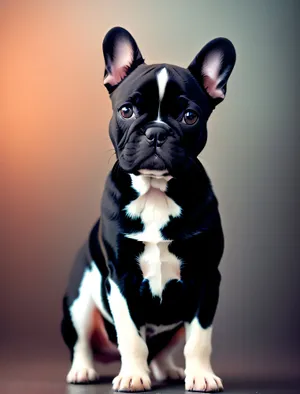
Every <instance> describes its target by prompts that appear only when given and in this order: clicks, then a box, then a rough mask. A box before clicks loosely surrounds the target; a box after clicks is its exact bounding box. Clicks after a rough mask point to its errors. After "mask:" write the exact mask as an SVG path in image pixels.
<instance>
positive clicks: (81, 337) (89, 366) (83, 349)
mask: <svg viewBox="0 0 300 394" xmlns="http://www.w3.org/2000/svg"><path fill="white" fill-rule="evenodd" d="M94 308H95V304H94V302H93V299H92V294H91V283H90V270H89V269H87V270H86V271H85V273H84V275H83V277H82V281H81V285H80V288H79V296H78V298H77V299H76V300H75V301H74V302H73V303H72V305H70V306H69V308H68V309H69V317H70V322H69V325H71V324H72V325H73V330H74V331H73V344H74V346H73V349H71V356H72V366H71V369H70V371H69V373H68V375H67V382H68V383H83V382H91V381H95V380H97V378H98V376H97V373H96V371H95V368H94V362H93V351H92V348H91V341H90V336H91V330H92V322H93V311H94ZM74 339H76V341H74ZM70 345H71V344H69V347H70Z"/></svg>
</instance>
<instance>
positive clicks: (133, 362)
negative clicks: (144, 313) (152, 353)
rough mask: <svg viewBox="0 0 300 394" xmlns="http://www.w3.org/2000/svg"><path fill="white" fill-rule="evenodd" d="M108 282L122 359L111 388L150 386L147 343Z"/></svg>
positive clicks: (116, 288) (115, 287) (110, 303)
mask: <svg viewBox="0 0 300 394" xmlns="http://www.w3.org/2000/svg"><path fill="white" fill-rule="evenodd" d="M109 282H110V285H111V291H110V294H109V296H108V300H109V305H110V308H111V311H112V314H113V317H114V322H115V328H116V332H117V338H118V348H119V351H120V354H121V359H122V365H121V370H120V373H119V375H118V376H116V378H115V379H114V380H113V389H114V390H126V389H129V388H131V389H133V388H135V389H136V390H137V389H139V388H141V389H146V388H150V379H149V368H148V364H147V357H148V348H147V345H146V343H145V341H144V339H143V338H142V337H141V336H140V335H139V333H138V330H137V328H136V326H135V324H134V322H133V321H132V319H131V316H130V312H129V310H128V306H127V303H126V300H125V298H124V297H123V295H122V294H121V292H120V290H119V288H118V286H117V285H116V284H115V282H114V281H112V280H111V279H110V280H109ZM130 381H131V386H130ZM141 381H142V382H143V383H141ZM128 385H129V386H130V387H129V386H128ZM141 385H142V386H141ZM140 386H141V387H140Z"/></svg>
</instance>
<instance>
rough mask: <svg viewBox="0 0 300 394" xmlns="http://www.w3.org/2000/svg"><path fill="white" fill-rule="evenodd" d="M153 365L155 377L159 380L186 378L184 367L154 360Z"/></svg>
mask: <svg viewBox="0 0 300 394" xmlns="http://www.w3.org/2000/svg"><path fill="white" fill-rule="evenodd" d="M151 367H152V368H151V369H152V373H153V376H154V379H155V380H156V381H158V382H161V381H164V380H184V377H185V373H184V369H183V368H180V367H177V366H176V365H168V364H167V363H166V364H163V363H156V362H155V361H153V362H152V365H151Z"/></svg>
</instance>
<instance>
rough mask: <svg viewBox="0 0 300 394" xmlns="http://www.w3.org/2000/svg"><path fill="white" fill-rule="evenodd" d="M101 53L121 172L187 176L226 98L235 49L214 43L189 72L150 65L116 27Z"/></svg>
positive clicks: (227, 43) (219, 40)
mask: <svg viewBox="0 0 300 394" xmlns="http://www.w3.org/2000/svg"><path fill="white" fill-rule="evenodd" d="M103 53H104V59H105V73H104V85H105V87H106V88H107V90H108V92H109V93H110V97H111V100H112V107H113V116H112V119H111V121H110V138H111V140H112V143H113V145H114V148H115V151H116V155H117V159H118V160H119V164H120V166H121V168H122V169H123V170H124V171H126V172H130V173H134V174H138V173H143V172H145V173H151V172H154V173H160V174H167V173H168V174H170V175H172V176H178V175H179V174H182V173H184V172H185V171H187V170H188V169H189V168H191V166H192V165H193V164H194V163H195V162H196V158H197V155H198V154H199V153H200V152H201V150H202V149H203V148H204V146H205V144H206V139H207V128H206V123H207V120H208V118H209V116H210V114H211V112H212V111H213V109H214V108H215V106H216V105H217V104H219V103H220V102H221V101H222V100H223V99H224V97H225V94H226V86H227V81H228V78H229V76H230V74H231V72H232V69H233V67H234V64H235V58H236V56H235V49H234V47H233V45H232V43H231V42H230V41H229V40H227V39H226V38H217V39H215V40H212V41H210V42H209V43H208V44H207V45H206V46H205V47H204V48H203V49H202V50H201V51H200V52H199V53H198V54H197V56H196V57H195V58H194V60H193V61H192V62H191V64H190V65H189V66H188V68H182V67H178V66H173V65H169V64H154V65H146V64H145V62H144V59H143V57H142V55H141V52H140V50H139V48H138V46H137V44H136V42H135V40H134V39H133V37H132V36H131V34H130V33H129V32H128V31H127V30H125V29H123V28H121V27H115V28H113V29H111V30H110V31H109V32H108V33H107V34H106V36H105V38H104V41H103Z"/></svg>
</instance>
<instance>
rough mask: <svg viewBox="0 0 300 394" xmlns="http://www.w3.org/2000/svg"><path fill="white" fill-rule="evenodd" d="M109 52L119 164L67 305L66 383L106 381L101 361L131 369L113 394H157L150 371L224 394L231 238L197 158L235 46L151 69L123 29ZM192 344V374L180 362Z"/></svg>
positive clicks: (109, 40)
mask: <svg viewBox="0 0 300 394" xmlns="http://www.w3.org/2000/svg"><path fill="white" fill-rule="evenodd" d="M103 54H104V60H105V72H104V85H105V87H106V89H107V90H108V93H109V95H110V99H111V102H112V111H113V114H112V118H111V120H110V124H109V135H110V138H111V141H112V144H113V146H114V149H115V153H116V159H117V160H116V163H115V164H114V166H113V168H112V170H111V172H110V173H109V175H108V177H107V180H106V184H105V189H104V192H103V197H102V204H101V214H100V219H99V220H98V221H97V222H96V224H95V225H94V227H93V228H92V230H91V232H90V234H89V237H88V239H87V241H86V243H85V244H84V245H83V247H82V248H81V249H80V251H79V253H78V256H77V258H76V261H75V264H74V266H73V268H72V271H71V274H70V279H69V283H68V286H67V290H66V293H65V296H64V299H63V314H64V316H63V320H62V323H61V332H62V335H63V338H64V341H65V343H66V345H67V346H68V348H69V349H70V353H71V361H72V366H71V369H70V371H69V373H68V375H67V382H68V383H87V382H93V381H96V380H97V379H98V378H99V377H98V375H97V373H96V371H95V367H94V361H95V360H97V361H102V362H110V361H115V360H121V369H120V372H119V374H118V375H117V376H116V377H115V378H114V380H113V389H114V390H115V391H147V390H150V389H151V380H150V374H152V375H151V377H152V376H153V377H154V378H155V380H158V381H162V380H165V379H182V380H183V379H185V388H186V390H189V391H205V392H211V391H221V390H223V384H222V380H221V379H220V378H219V377H218V376H217V375H216V374H215V373H214V371H213V369H212V367H211V362H210V355H211V351H212V345H211V339H212V327H213V319H214V316H215V312H216V308H217V303H218V299H219V286H220V281H221V275H220V272H219V269H218V267H219V263H220V260H221V257H222V255H223V250H224V236H223V231H222V224H221V218H220V214H219V211H218V201H217V198H216V196H215V194H214V192H213V189H212V186H211V182H210V179H209V177H208V175H207V174H206V172H205V170H204V168H203V166H202V164H201V163H200V161H199V160H198V158H197V157H198V155H199V153H200V152H201V151H202V149H203V148H204V146H205V144H206V140H207V121H208V119H209V117H210V115H211V113H212V112H213V110H214V109H215V107H216V105H218V104H219V103H220V102H221V101H223V99H224V97H225V94H226V90H227V81H228V78H229V76H230V74H231V72H232V70H233V67H234V65H235V60H236V52H235V48H234V46H233V44H232V43H231V41H229V40H228V39H226V38H216V39H214V40H212V41H210V42H209V43H208V44H207V45H205V46H204V47H203V49H202V50H201V51H200V52H199V53H198V54H197V55H196V57H195V58H194V60H193V61H192V62H191V63H190V65H189V66H188V68H182V67H179V66H174V65H170V64H165V63H163V64H154V65H147V64H145V61H144V58H143V56H142V54H141V52H140V50H139V47H138V46H137V43H136V41H135V40H134V38H133V37H132V35H131V34H130V33H129V32H128V31H127V30H125V29H123V28H121V27H114V28H112V29H111V30H109V31H108V33H107V34H106V36H105V38H104V41H103ZM182 337H185V346H184V357H185V369H183V368H180V367H178V366H176V365H175V363H174V361H173V358H172V355H173V353H174V349H175V348H176V344H177V343H178V342H179V341H180V340H181V339H182Z"/></svg>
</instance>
